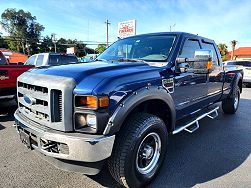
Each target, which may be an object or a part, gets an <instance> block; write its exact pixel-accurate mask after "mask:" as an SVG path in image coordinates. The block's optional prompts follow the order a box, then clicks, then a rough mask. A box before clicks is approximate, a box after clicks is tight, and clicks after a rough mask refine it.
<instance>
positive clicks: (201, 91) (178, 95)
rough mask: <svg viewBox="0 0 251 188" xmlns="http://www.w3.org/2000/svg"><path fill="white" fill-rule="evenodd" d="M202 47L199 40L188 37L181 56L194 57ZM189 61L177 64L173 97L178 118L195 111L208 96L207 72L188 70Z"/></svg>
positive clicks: (181, 50) (180, 53)
mask: <svg viewBox="0 0 251 188" xmlns="http://www.w3.org/2000/svg"><path fill="white" fill-rule="evenodd" d="M199 49H201V46H200V43H199V40H197V39H191V38H187V39H185V40H184V42H183V46H182V48H181V49H180V52H179V55H178V57H179V58H194V53H195V51H196V50H199ZM189 66H190V65H189V63H182V64H177V66H176V69H177V71H178V72H179V73H178V74H176V76H175V79H174V83H175V88H174V93H173V94H172V95H173V98H174V101H175V107H176V113H177V119H181V118H183V117H184V116H186V115H188V114H191V113H195V112H196V111H198V109H200V108H201V107H202V106H201V105H202V104H201V102H202V101H203V99H204V98H205V97H206V96H207V74H195V73H193V72H187V71H186V67H189Z"/></svg>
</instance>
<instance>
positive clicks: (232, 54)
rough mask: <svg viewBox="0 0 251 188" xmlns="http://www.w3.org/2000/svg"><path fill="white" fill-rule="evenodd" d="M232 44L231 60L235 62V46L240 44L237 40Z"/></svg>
mask: <svg viewBox="0 0 251 188" xmlns="http://www.w3.org/2000/svg"><path fill="white" fill-rule="evenodd" d="M230 43H231V47H232V53H231V60H233V59H234V51H235V46H236V44H237V43H238V41H237V40H232V41H231V42H230Z"/></svg>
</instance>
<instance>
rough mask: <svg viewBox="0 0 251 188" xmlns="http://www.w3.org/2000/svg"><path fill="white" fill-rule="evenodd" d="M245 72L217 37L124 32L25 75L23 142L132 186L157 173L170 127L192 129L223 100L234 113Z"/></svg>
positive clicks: (59, 162) (18, 117)
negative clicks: (228, 61) (94, 50)
mask: <svg viewBox="0 0 251 188" xmlns="http://www.w3.org/2000/svg"><path fill="white" fill-rule="evenodd" d="M242 79H243V71H242V70H237V69H235V68H229V69H227V68H224V67H223V66H222V61H221V57H220V53H219V51H218V49H217V46H216V45H215V42H214V41H213V40H210V39H207V38H203V37H200V36H198V35H193V34H188V33H183V32H166V33H153V34H143V35H137V36H133V37H128V38H125V39H120V40H118V41H117V42H115V43H114V44H112V45H111V46H110V47H109V48H108V49H106V50H105V51H104V52H103V53H102V54H100V55H99V56H98V57H97V59H96V60H95V61H94V62H91V63H85V64H82V63H78V64H71V65H61V66H51V67H40V68H36V69H32V70H30V71H28V72H26V73H24V74H22V75H21V76H20V77H19V78H18V82H17V85H18V86H17V95H18V109H17V110H16V112H15V114H14V116H15V122H16V123H15V125H16V128H17V130H18V133H19V135H20V138H21V141H22V142H23V143H24V144H25V145H26V146H27V147H28V148H29V149H35V150H37V151H38V153H41V154H42V156H43V157H44V158H45V159H47V160H48V161H49V162H50V163H52V164H54V165H55V166H57V167H58V168H61V169H64V170H69V171H76V172H81V173H84V174H89V175H95V174H97V173H99V172H100V170H101V168H102V167H103V166H104V164H107V166H108V168H109V171H110V173H111V175H112V176H113V178H114V179H115V180H116V181H118V182H119V183H120V184H121V185H123V186H125V187H140V186H143V185H146V184H148V183H149V182H150V181H151V180H153V178H154V177H155V176H156V174H157V172H158V171H159V169H160V167H161V164H162V162H163V159H164V156H165V153H166V149H167V143H168V135H170V134H177V133H179V132H181V131H187V132H189V133H193V132H194V131H196V130H197V129H198V128H199V121H200V119H202V118H206V117H207V118H211V119H214V118H215V117H216V116H217V115H218V109H219V106H218V105H217V104H218V102H221V104H222V109H223V112H224V113H227V114H234V113H235V112H236V110H237V109H238V106H239V99H240V93H241V92H242Z"/></svg>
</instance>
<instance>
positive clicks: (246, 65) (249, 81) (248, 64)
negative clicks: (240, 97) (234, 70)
mask: <svg viewBox="0 0 251 188" xmlns="http://www.w3.org/2000/svg"><path fill="white" fill-rule="evenodd" d="M223 64H224V66H226V67H229V66H237V67H240V68H242V69H243V71H244V76H243V83H244V84H245V85H246V87H251V61H240V60H238V61H225V62H223Z"/></svg>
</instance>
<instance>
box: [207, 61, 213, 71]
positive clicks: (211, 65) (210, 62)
mask: <svg viewBox="0 0 251 188" xmlns="http://www.w3.org/2000/svg"><path fill="white" fill-rule="evenodd" d="M212 68H213V62H212V61H208V62H207V69H208V70H210V69H212Z"/></svg>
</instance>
